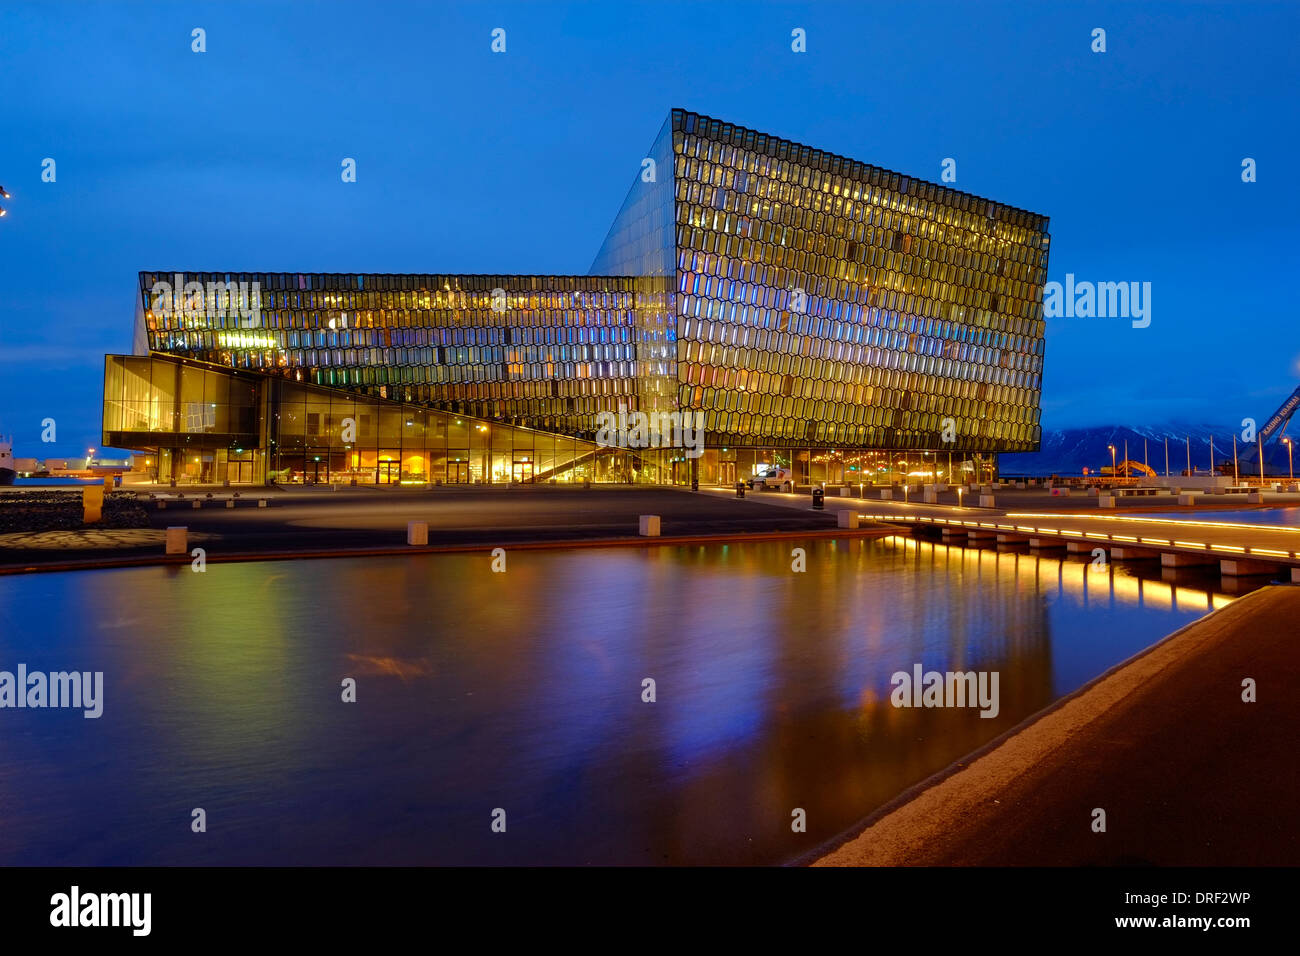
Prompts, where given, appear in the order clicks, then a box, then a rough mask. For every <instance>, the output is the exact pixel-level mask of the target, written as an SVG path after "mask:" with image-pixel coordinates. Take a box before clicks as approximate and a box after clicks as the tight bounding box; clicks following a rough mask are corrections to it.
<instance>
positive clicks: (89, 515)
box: [81, 485, 104, 524]
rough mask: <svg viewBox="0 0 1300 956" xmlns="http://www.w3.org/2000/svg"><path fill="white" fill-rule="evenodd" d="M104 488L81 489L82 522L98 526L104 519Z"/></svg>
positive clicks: (94, 486)
mask: <svg viewBox="0 0 1300 956" xmlns="http://www.w3.org/2000/svg"><path fill="white" fill-rule="evenodd" d="M103 510H104V486H103V485H86V486H85V487H84V488H82V489H81V520H82V521H83V522H84V523H85V524H97V523H98V522H99V521H100V520H102V518H103Z"/></svg>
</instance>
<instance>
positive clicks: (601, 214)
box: [0, 0, 1300, 457]
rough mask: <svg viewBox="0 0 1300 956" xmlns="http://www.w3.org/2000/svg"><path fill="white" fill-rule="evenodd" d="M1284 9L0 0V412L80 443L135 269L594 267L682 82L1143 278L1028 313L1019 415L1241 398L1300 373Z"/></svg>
mask: <svg viewBox="0 0 1300 956" xmlns="http://www.w3.org/2000/svg"><path fill="white" fill-rule="evenodd" d="M195 27H202V28H203V29H204V30H206V34H207V38H206V39H207V52H206V53H202V54H199V53H194V52H191V49H190V46H191V30H192V29H193V28H195ZM495 27H502V28H504V29H505V30H506V52H505V53H504V54H494V53H492V52H491V51H490V48H489V47H490V43H491V36H490V34H491V31H492V30H493V28H495ZM797 27H798V28H802V29H804V30H805V31H806V34H807V48H808V50H807V53H804V54H796V53H793V52H791V48H790V44H791V31H792V30H793V29H795V28H797ZM1097 27H1101V28H1104V29H1105V30H1106V52H1105V53H1094V52H1092V50H1091V45H1092V35H1091V34H1092V31H1093V29H1094V28H1097ZM1298 35H1300V4H1295V3H1268V4H1252V3H1225V4H1208V3H1188V4H1159V5H1145V4H1144V5H1139V4H1136V3H1112V4H1062V3H1050V4H1049V3H1034V2H1030V3H1023V4H994V3H979V4H974V3H967V2H965V0H962V2H954V3H867V2H855V3H845V4H839V3H830V2H823V3H759V2H752V3H747V4H741V3H727V2H718V0H713V2H709V3H664V2H639V0H620V2H618V3H545V2H534V3H526V4H506V3H482V4H477V3H456V4H452V3H448V4H433V3H418V4H417V3H409V4H408V3H397V2H387V3H378V2H370V3H353V2H347V3H291V2H259V3H247V4H245V3H185V4H166V3H127V2H120V3H117V4H107V3H102V4H94V5H92V4H89V3H49V2H43V3H31V4H22V3H13V2H10V0H0V104H3V106H2V110H3V112H0V183H2V184H3V185H4V186H5V187H6V188H7V189H8V190H9V192H10V193H12V194H13V198H12V199H9V200H0V204H3V205H4V206H5V207H6V208H7V209H8V210H9V215H7V216H6V217H5V218H3V219H0V280H2V283H0V434H6V435H7V434H11V433H12V434H13V435H15V437H16V440H17V445H16V448H15V453H16V454H17V455H19V456H23V455H29V456H36V457H44V456H45V455H47V454H69V455H71V454H76V453H77V452H79V451H81V452H84V449H85V448H87V447H97V446H98V443H99V429H100V394H101V390H102V384H103V354H104V353H105V352H129V351H130V346H131V323H132V316H133V309H134V305H133V301H134V300H133V291H134V283H135V281H136V273H137V272H139V271H140V270H142V269H164V270H174V269H188V270H213V271H216V270H223V271H224V270H232V271H238V270H247V271H302V272H452V273H456V272H465V273H472V272H502V273H553V274H556V273H558V274H566V273H584V272H586V270H587V269H588V267H589V266H590V264H591V260H592V256H593V255H594V254H595V251H596V249H597V247H598V245H599V243H600V240H601V239H602V238H603V237H604V234H605V230H606V228H607V227H608V225H609V223H610V220H611V219H612V218H613V216H614V214H615V212H616V211H617V210H618V207H619V204H620V203H621V202H622V199H623V196H624V194H625V192H626V191H627V188H628V186H629V184H630V183H631V181H632V178H633V177H634V176H635V175H636V174H637V173H638V172H639V170H640V161H641V158H642V157H643V156H644V155H645V150H646V149H647V148H648V147H649V145H650V143H651V141H652V139H653V138H654V136H655V134H656V132H657V131H658V130H659V127H660V125H661V123H662V122H663V119H664V117H665V116H666V115H667V112H668V110H669V109H670V108H671V107H673V106H682V107H685V108H688V109H693V110H696V111H699V112H702V113H706V114H708V115H711V116H715V117H718V118H719V119H724V120H729V121H732V122H736V123H739V124H742V125H745V126H749V127H753V128H755V129H759V130H762V131H764V132H768V133H773V134H776V135H779V136H784V137H787V138H789V139H793V140H796V141H799V142H803V143H806V144H809V145H812V146H817V147H820V148H823V149H827V150H830V151H832V152H837V153H840V154H843V155H846V156H850V157H853V158H854V159H859V160H863V161H865V162H869V163H874V164H877V165H880V166H884V167H886V168H889V169H894V170H897V171H899V172H902V173H906V174H908V175H912V176H916V177H920V178H923V179H929V180H934V181H938V180H939V178H940V172H941V168H940V164H941V163H942V161H943V160H944V159H945V158H949V157H951V158H953V159H955V160H956V161H957V167H956V168H957V181H956V183H955V184H954V185H955V186H956V187H957V188H959V189H962V190H965V191H968V192H973V193H976V194H978V195H982V196H988V197H990V198H993V199H996V200H999V201H1002V202H1006V203H1008V204H1010V205H1014V206H1019V207H1022V208H1026V209H1030V210H1032V211H1034V212H1039V213H1044V214H1046V215H1048V216H1050V217H1051V232H1052V253H1051V264H1050V268H1049V270H1048V278H1049V280H1057V281H1062V282H1063V281H1064V280H1065V276H1066V273H1073V274H1074V275H1075V277H1076V281H1092V282H1102V281H1108V282H1120V281H1124V282H1133V281H1136V282H1150V283H1151V290H1152V291H1151V303H1150V305H1151V322H1150V325H1149V326H1148V327H1146V328H1134V327H1133V326H1132V323H1131V322H1130V320H1128V319H1124V318H1078V317H1068V318H1067V317H1062V318H1053V319H1049V321H1048V326H1047V329H1048V331H1047V356H1046V375H1045V379H1044V384H1043V425H1044V427H1046V428H1053V427H1066V426H1076V425H1096V424H1108V423H1122V424H1126V425H1152V424H1159V423H1163V422H1166V421H1170V420H1176V419H1177V420H1191V421H1207V422H1213V423H1228V424H1230V423H1233V422H1237V421H1240V419H1241V418H1243V417H1245V416H1253V417H1255V418H1257V419H1258V420H1260V421H1261V422H1262V421H1263V419H1264V418H1265V417H1267V416H1268V415H1269V414H1270V413H1271V412H1272V411H1273V410H1274V408H1275V407H1276V406H1277V405H1278V404H1279V403H1280V402H1281V400H1282V399H1283V398H1284V397H1285V396H1286V395H1287V394H1288V393H1289V392H1290V391H1291V390H1292V388H1294V387H1295V385H1296V380H1297V377H1298V376H1300V326H1298V325H1297V323H1296V310H1295V304H1294V303H1292V302H1291V301H1290V300H1289V299H1287V298H1286V294H1285V289H1286V288H1287V287H1288V286H1289V285H1290V284H1292V283H1293V282H1294V281H1295V279H1296V275H1297V258H1298V257H1297V253H1298V252H1300V232H1297V229H1296V222H1297V219H1300V216H1298V213H1300V198H1297V197H1298V192H1297V190H1296V188H1295V184H1294V172H1293V170H1291V168H1290V167H1288V166H1287V163H1294V162H1295V161H1296V157H1297V155H1300V134H1297V130H1296V122H1295V118H1296V94H1297V76H1298V75H1300V71H1298V70H1297V68H1296V66H1295V61H1294V55H1293V53H1294V51H1293V47H1294V43H1295V38H1296V37H1297V36H1298ZM46 157H50V158H53V159H54V160H55V162H56V164H57V166H56V170H57V180H56V182H53V183H46V182H42V180H41V170H42V161H43V160H44V159H45V158H46ZM344 157H352V158H355V159H356V161H357V182H356V183H351V184H345V183H343V182H342V181H341V179H340V175H339V173H340V163H341V161H342V159H343V158H344ZM1246 157H1250V158H1253V159H1254V160H1256V162H1257V164H1258V181H1257V182H1254V183H1243V182H1242V178H1241V170H1242V165H1241V164H1242V160H1243V159H1244V158H1246ZM46 417H53V418H55V419H56V421H57V422H58V430H59V435H58V437H59V442H58V443H57V445H54V446H50V445H42V444H41V443H40V440H39V436H40V422H41V419H43V418H46Z"/></svg>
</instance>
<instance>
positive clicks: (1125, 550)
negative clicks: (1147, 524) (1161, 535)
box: [1110, 545, 1160, 561]
mask: <svg viewBox="0 0 1300 956" xmlns="http://www.w3.org/2000/svg"><path fill="white" fill-rule="evenodd" d="M1110 556H1111V557H1112V558H1114V559H1115V560H1116V561H1155V560H1156V559H1157V558H1159V557H1160V552H1159V551H1153V550H1152V549H1151V548H1134V547H1130V546H1129V545H1124V546H1123V547H1121V546H1120V545H1115V547H1113V548H1111V550H1110Z"/></svg>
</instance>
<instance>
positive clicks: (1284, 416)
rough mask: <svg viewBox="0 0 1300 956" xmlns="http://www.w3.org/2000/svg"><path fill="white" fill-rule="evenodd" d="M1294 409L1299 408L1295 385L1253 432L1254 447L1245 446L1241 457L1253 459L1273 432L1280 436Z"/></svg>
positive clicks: (1298, 388)
mask: <svg viewBox="0 0 1300 956" xmlns="http://www.w3.org/2000/svg"><path fill="white" fill-rule="evenodd" d="M1296 409H1300V386H1297V387H1296V390H1295V391H1294V392H1292V393H1291V395H1290V396H1289V397H1288V398H1287V400H1286V401H1285V402H1283V403H1282V404H1281V406H1280V407H1279V408H1278V410H1277V411H1275V412H1274V413H1273V414H1272V416H1271V417H1270V418H1269V420H1268V421H1266V422H1265V423H1264V427H1263V428H1261V429H1260V430H1259V431H1258V432H1256V433H1255V445H1254V447H1253V448H1247V449H1246V453H1245V454H1244V455H1242V458H1243V459H1244V460H1246V461H1254V456H1255V455H1256V454H1258V453H1260V451H1261V450H1262V449H1263V448H1264V442H1266V441H1268V440H1269V439H1270V438H1272V437H1273V435H1274V434H1275V433H1276V434H1277V436H1278V437H1279V438H1280V437H1282V433H1283V432H1285V431H1286V426H1287V424H1288V423H1289V422H1290V421H1291V416H1292V415H1294V414H1295V413H1296Z"/></svg>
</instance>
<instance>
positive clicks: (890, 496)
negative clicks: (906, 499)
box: [880, 488, 894, 501]
mask: <svg viewBox="0 0 1300 956" xmlns="http://www.w3.org/2000/svg"><path fill="white" fill-rule="evenodd" d="M880 500H881V501H893V500H894V489H893V488H881V489H880Z"/></svg>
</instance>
